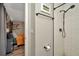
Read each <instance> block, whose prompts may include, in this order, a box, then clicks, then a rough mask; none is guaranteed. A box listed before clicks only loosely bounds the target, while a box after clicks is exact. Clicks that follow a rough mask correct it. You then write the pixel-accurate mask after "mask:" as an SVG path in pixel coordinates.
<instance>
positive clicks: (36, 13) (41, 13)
mask: <svg viewBox="0 0 79 59" xmlns="http://www.w3.org/2000/svg"><path fill="white" fill-rule="evenodd" d="M38 15H42V16H46V17H49V18H52V19H54V18H53V17H51V16H48V15H44V14H42V13H36V16H38Z"/></svg>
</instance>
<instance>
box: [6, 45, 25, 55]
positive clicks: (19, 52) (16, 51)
mask: <svg viewBox="0 0 79 59" xmlns="http://www.w3.org/2000/svg"><path fill="white" fill-rule="evenodd" d="M24 55H25V49H24V46H20V47H16V48H14V51H13V52H12V53H10V54H8V55H7V56H24Z"/></svg>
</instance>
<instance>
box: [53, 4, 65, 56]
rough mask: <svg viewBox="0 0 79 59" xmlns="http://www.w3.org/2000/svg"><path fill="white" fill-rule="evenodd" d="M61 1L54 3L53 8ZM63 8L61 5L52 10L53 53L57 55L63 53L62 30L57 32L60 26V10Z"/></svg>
mask: <svg viewBox="0 0 79 59" xmlns="http://www.w3.org/2000/svg"><path fill="white" fill-rule="evenodd" d="M60 4H61V3H55V4H54V8H55V7H57V6H59V5H60ZM62 9H64V6H61V7H59V8H57V9H55V10H54V55H55V56H57V55H58V56H59V55H61V56H62V55H63V54H64V48H63V47H64V45H63V38H62V32H59V28H62V16H63V15H62V13H60V10H62Z"/></svg>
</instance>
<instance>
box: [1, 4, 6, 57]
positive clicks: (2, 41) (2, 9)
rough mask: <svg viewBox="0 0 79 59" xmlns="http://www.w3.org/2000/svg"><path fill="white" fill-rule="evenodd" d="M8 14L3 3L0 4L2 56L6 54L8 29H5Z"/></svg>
mask: <svg viewBox="0 0 79 59" xmlns="http://www.w3.org/2000/svg"><path fill="white" fill-rule="evenodd" d="M5 20H6V14H5V11H4V7H3V4H0V56H5V55H6V31H5Z"/></svg>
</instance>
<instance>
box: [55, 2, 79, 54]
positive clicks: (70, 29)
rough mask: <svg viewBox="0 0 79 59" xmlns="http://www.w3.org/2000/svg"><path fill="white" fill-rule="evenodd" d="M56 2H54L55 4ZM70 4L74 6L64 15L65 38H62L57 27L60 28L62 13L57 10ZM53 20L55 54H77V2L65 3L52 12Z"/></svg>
mask: <svg viewBox="0 0 79 59" xmlns="http://www.w3.org/2000/svg"><path fill="white" fill-rule="evenodd" d="M56 5H57V4H55V6H56ZM71 5H75V8H73V9H70V10H69V11H68V12H67V13H66V16H65V24H66V25H65V29H66V38H65V39H63V38H62V33H61V32H59V28H62V16H63V15H62V13H60V12H59V11H60V10H62V9H64V10H66V9H67V8H69V7H70V6H71ZM54 14H55V15H54V16H55V22H54V25H55V26H54V27H55V28H54V30H55V37H54V40H55V55H79V46H78V45H79V26H78V25H79V4H68V3H67V4H65V5H63V6H62V7H60V8H58V9H56V10H55V12H54Z"/></svg>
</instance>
